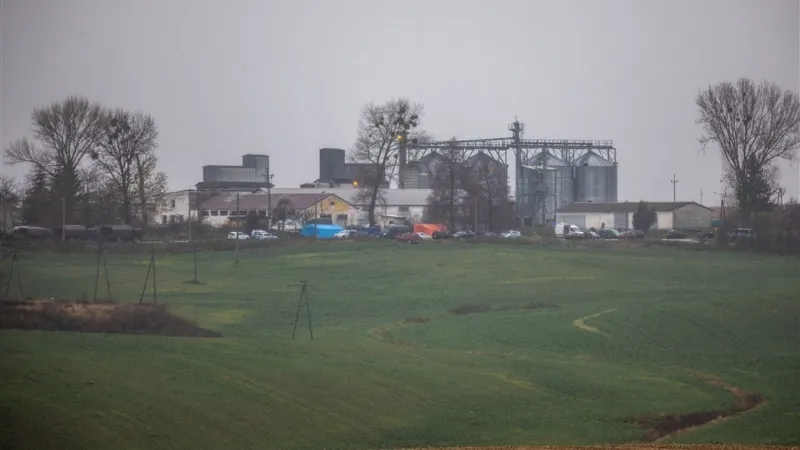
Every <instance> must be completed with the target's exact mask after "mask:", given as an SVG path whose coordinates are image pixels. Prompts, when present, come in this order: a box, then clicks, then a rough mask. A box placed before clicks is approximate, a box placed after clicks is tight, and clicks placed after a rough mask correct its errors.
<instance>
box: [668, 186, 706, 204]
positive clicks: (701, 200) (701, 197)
mask: <svg viewBox="0 0 800 450" xmlns="http://www.w3.org/2000/svg"><path fill="white" fill-rule="evenodd" d="M673 196H674V195H673ZM674 202H675V200H674V199H673V203H674ZM702 204H703V188H700V205H702Z"/></svg>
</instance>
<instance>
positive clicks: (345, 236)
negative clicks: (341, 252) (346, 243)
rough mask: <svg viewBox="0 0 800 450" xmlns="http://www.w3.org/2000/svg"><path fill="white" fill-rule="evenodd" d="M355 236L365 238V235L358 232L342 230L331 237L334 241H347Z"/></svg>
mask: <svg viewBox="0 0 800 450" xmlns="http://www.w3.org/2000/svg"><path fill="white" fill-rule="evenodd" d="M356 236H367V234H366V233H365V232H363V231H359V230H342V231H340V232H338V233H336V234H334V235H333V237H334V238H336V239H349V238H354V237H356Z"/></svg>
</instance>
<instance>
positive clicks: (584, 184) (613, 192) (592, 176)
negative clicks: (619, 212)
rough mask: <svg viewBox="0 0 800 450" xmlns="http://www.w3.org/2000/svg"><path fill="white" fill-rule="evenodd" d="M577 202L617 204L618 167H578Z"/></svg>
mask: <svg viewBox="0 0 800 450" xmlns="http://www.w3.org/2000/svg"><path fill="white" fill-rule="evenodd" d="M575 188H576V189H577V192H576V194H577V195H576V201H578V202H596V203H603V202H616V201H617V167H616V166H606V167H601V166H578V167H576V168H575Z"/></svg>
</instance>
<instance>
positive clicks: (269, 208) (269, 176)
mask: <svg viewBox="0 0 800 450" xmlns="http://www.w3.org/2000/svg"><path fill="white" fill-rule="evenodd" d="M274 176H275V174H274V173H269V167H267V217H269V218H268V219H267V230H269V229H270V228H272V177H274Z"/></svg>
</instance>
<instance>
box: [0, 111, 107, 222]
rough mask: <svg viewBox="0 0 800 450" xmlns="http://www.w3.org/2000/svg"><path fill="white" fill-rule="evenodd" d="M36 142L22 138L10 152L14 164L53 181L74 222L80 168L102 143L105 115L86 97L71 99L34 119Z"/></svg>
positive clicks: (36, 115) (52, 187) (55, 191)
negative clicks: (26, 164) (37, 171)
mask: <svg viewBox="0 0 800 450" xmlns="http://www.w3.org/2000/svg"><path fill="white" fill-rule="evenodd" d="M31 119H32V121H33V137H34V139H35V142H34V141H31V140H29V139H27V138H22V139H20V140H18V141H15V142H13V143H12V144H11V145H10V146H9V147H8V148H7V149H6V155H7V156H8V159H9V162H10V163H11V164H19V163H28V164H31V165H33V166H34V167H35V168H36V169H38V170H39V171H40V172H42V173H45V174H47V176H48V177H49V178H50V180H51V183H50V184H51V191H52V194H53V195H54V196H56V197H60V198H63V199H64V202H65V208H66V213H67V214H68V217H70V218H72V216H73V214H74V200H75V197H76V194H77V192H78V191H79V190H80V183H79V174H78V172H79V168H80V165H81V163H82V161H83V159H84V158H85V157H86V155H87V154H88V153H89V152H90V151H92V150H94V149H95V148H96V147H97V145H98V143H99V142H100V140H101V136H102V123H103V112H102V108H101V107H100V105H98V104H94V103H90V102H89V100H87V99H85V98H83V97H68V98H67V99H65V100H63V101H61V102H56V103H53V104H51V105H50V106H47V107H44V108H37V109H35V110H34V111H33V114H32V115H31Z"/></svg>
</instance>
